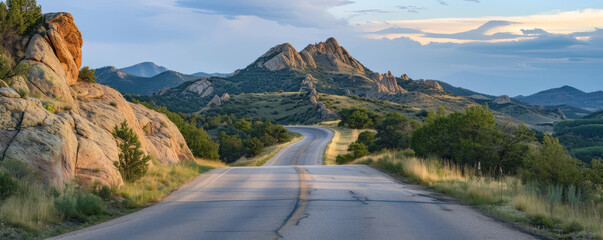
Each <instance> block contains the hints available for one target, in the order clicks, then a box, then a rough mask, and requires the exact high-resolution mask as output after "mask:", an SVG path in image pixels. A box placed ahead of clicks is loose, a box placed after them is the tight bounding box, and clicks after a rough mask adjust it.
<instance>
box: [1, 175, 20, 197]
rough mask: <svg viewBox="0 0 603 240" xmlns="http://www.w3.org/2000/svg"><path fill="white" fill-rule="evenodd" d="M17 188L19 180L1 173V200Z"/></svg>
mask: <svg viewBox="0 0 603 240" xmlns="http://www.w3.org/2000/svg"><path fill="white" fill-rule="evenodd" d="M17 188H18V185H17V181H15V180H13V178H12V177H10V176H8V175H5V174H4V173H0V200H4V199H6V198H8V197H10V196H11V195H12V194H13V193H15V192H16V191H17Z"/></svg>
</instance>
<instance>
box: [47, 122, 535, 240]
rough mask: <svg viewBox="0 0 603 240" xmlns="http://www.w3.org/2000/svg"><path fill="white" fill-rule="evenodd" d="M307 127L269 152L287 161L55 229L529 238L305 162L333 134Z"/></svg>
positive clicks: (205, 178)
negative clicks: (107, 217) (86, 224)
mask: <svg viewBox="0 0 603 240" xmlns="http://www.w3.org/2000/svg"><path fill="white" fill-rule="evenodd" d="M314 129H316V128H310V129H308V128H306V127H302V128H290V130H291V131H296V132H300V133H302V134H304V136H306V138H307V139H304V140H300V141H298V142H297V143H294V144H291V145H289V146H288V147H286V148H283V149H282V150H281V153H279V154H277V155H275V158H276V160H275V159H272V160H270V161H269V163H271V164H273V165H281V164H287V163H289V164H296V166H291V165H289V166H265V167H236V168H222V169H216V170H213V171H210V172H208V173H205V174H203V175H202V176H200V177H198V178H196V179H194V180H193V181H192V182H190V183H188V184H186V185H185V186H183V187H182V188H180V189H179V190H178V191H175V192H174V193H172V194H171V195H169V196H168V197H167V198H166V199H164V201H162V202H161V203H158V204H156V205H154V206H151V207H149V208H145V209H143V210H141V211H138V212H136V213H133V214H129V215H126V216H123V217H120V218H117V219H114V220H111V221H108V222H105V223H102V224H99V225H96V226H92V227H90V228H86V229H82V230H79V231H76V232H73V233H68V234H65V235H62V236H59V237H56V238H55V239H532V238H533V237H532V236H530V235H527V234H524V233H522V232H519V231H517V230H514V229H511V228H509V227H508V226H506V225H505V224H503V223H500V222H497V221H495V220H493V219H491V218H489V217H486V216H484V215H482V214H480V213H478V212H476V211H475V210H473V209H472V208H470V207H467V206H464V205H460V204H457V203H454V202H442V201H439V200H437V199H438V198H437V197H435V196H434V194H433V193H432V192H429V191H425V190H424V189H423V188H421V187H417V186H414V185H405V184H400V183H398V182H397V181H395V180H394V179H392V178H391V177H389V176H388V175H386V174H383V173H381V172H379V171H377V170H375V169H373V168H370V167H367V166H355V165H347V166H322V165H307V164H311V163H315V164H320V161H321V160H320V159H322V153H323V151H324V147H325V146H326V143H324V141H323V139H324V138H329V139H330V137H331V136H332V135H329V134H328V132H330V131H328V130H325V131H326V132H322V131H319V132H315V131H314ZM323 133H325V134H323ZM331 134H332V133H331ZM312 138H314V139H313V140H311V141H309V139H312ZM317 142H320V143H321V144H316V143H317ZM327 143H328V141H327ZM314 144H316V145H314ZM315 151H317V152H318V153H316V154H315ZM306 156H307V157H306Z"/></svg>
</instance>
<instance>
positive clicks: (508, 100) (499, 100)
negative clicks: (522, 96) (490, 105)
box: [494, 95, 511, 104]
mask: <svg viewBox="0 0 603 240" xmlns="http://www.w3.org/2000/svg"><path fill="white" fill-rule="evenodd" d="M494 103H496V104H507V103H511V98H510V97H509V96H507V95H502V96H500V97H497V98H496V99H495V100H494Z"/></svg>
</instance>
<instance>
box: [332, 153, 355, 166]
mask: <svg viewBox="0 0 603 240" xmlns="http://www.w3.org/2000/svg"><path fill="white" fill-rule="evenodd" d="M351 161H354V154H353V153H347V154H339V155H337V157H335V163H337V164H346V163H349V162H351Z"/></svg>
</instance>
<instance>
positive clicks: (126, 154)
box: [113, 120, 151, 182]
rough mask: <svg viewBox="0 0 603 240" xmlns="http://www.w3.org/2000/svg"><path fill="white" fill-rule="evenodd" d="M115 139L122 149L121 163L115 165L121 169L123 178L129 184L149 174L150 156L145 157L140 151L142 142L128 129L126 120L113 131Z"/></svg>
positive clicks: (117, 162)
mask: <svg viewBox="0 0 603 240" xmlns="http://www.w3.org/2000/svg"><path fill="white" fill-rule="evenodd" d="M113 137H115V140H116V141H117V146H118V148H119V149H120V153H119V161H115V162H114V164H115V166H116V167H117V169H119V172H120V173H121V176H122V177H123V178H124V179H125V180H126V181H129V182H133V181H136V180H138V179H140V178H141V177H142V176H144V174H145V173H146V172H147V169H148V167H149V166H148V161H149V160H151V157H150V156H147V155H144V154H143V152H142V151H141V150H140V147H141V146H140V141H139V140H138V136H137V135H136V133H134V131H133V130H132V129H131V128H129V127H128V123H127V122H126V120H124V121H123V122H122V123H121V125H119V126H115V128H114V129H113Z"/></svg>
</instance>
